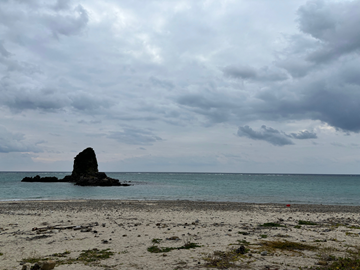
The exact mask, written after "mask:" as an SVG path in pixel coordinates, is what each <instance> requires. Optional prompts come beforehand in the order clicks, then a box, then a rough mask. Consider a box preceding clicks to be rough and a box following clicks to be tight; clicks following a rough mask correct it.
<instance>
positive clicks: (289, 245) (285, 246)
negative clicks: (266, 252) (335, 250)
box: [264, 241, 317, 251]
mask: <svg viewBox="0 0 360 270" xmlns="http://www.w3.org/2000/svg"><path fill="white" fill-rule="evenodd" d="M264 246H265V247H268V248H273V249H281V250H288V251H294V250H314V249H317V247H314V246H310V245H306V244H301V243H296V242H291V241H268V242H264Z"/></svg>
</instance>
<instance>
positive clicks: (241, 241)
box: [237, 240, 250, 246]
mask: <svg viewBox="0 0 360 270" xmlns="http://www.w3.org/2000/svg"><path fill="white" fill-rule="evenodd" d="M237 241H238V243H239V245H244V246H246V245H250V242H248V241H246V240H237Z"/></svg>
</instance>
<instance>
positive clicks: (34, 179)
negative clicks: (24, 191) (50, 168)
mask: <svg viewBox="0 0 360 270" xmlns="http://www.w3.org/2000/svg"><path fill="white" fill-rule="evenodd" d="M21 182H43V183H51V182H68V181H64V180H63V179H60V180H59V179H58V178H57V177H55V176H50V177H48V176H46V177H40V175H36V176H34V177H25V178H23V180H21Z"/></svg>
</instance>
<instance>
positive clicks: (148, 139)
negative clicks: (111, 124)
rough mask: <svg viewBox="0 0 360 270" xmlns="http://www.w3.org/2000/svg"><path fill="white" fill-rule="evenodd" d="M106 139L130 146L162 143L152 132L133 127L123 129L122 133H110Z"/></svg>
mask: <svg viewBox="0 0 360 270" xmlns="http://www.w3.org/2000/svg"><path fill="white" fill-rule="evenodd" d="M107 138H109V139H114V140H116V141H118V142H120V143H125V144H130V145H152V144H153V143H155V142H157V141H162V139H161V138H160V137H159V136H156V135H155V134H154V133H153V132H152V131H150V130H147V129H139V128H134V127H126V128H123V131H115V132H111V133H110V134H109V135H108V136H107Z"/></svg>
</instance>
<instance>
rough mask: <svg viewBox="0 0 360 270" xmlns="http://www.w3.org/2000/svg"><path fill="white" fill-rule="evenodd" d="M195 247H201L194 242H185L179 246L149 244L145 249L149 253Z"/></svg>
mask: <svg viewBox="0 0 360 270" xmlns="http://www.w3.org/2000/svg"><path fill="white" fill-rule="evenodd" d="M197 247H201V246H199V245H198V244H196V243H186V244H185V245H183V246H181V247H163V248H162V247H158V246H151V247H149V248H148V249H147V251H149V252H151V253H162V252H169V251H172V250H174V249H178V250H179V249H191V248H197Z"/></svg>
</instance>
